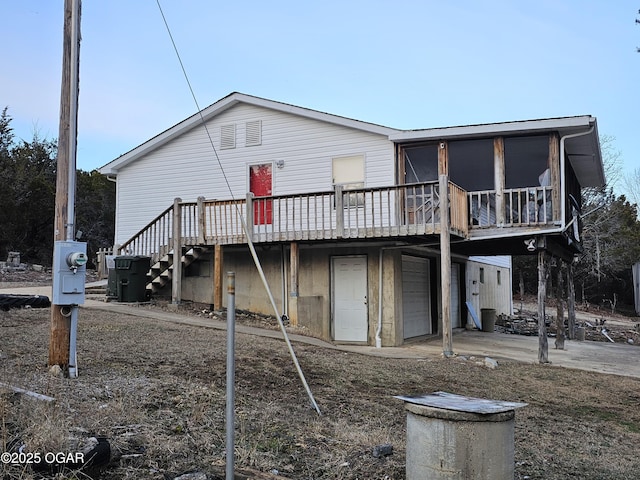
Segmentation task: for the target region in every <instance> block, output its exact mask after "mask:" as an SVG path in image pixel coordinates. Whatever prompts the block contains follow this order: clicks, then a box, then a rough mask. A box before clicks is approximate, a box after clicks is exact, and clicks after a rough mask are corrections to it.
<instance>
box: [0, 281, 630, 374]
mask: <svg viewBox="0 0 640 480" xmlns="http://www.w3.org/2000/svg"><path fill="white" fill-rule="evenodd" d="M0 293H14V294H23V295H24V294H32V295H47V296H49V297H50V296H51V287H50V286H48V287H47V286H44V287H23V288H5V289H0ZM82 308H83V309H89V310H90V309H99V310H105V311H111V312H116V313H120V314H122V315H133V316H137V317H145V318H152V319H156V320H158V321H163V322H172V323H181V324H185V325H194V326H200V327H208V328H216V329H221V330H224V329H226V324H225V322H220V321H215V320H210V319H205V318H199V317H191V316H188V315H182V314H179V313H172V312H166V311H161V310H150V309H146V308H139V307H136V306H132V305H130V304H122V303H116V302H109V303H107V302H104V301H102V300H99V299H92V298H91V297H88V298H87V300H86V302H85V304H84V305H83V306H82ZM237 331H238V333H245V334H249V335H260V336H265V337H271V338H281V336H282V333H281V332H279V331H277V330H267V329H261V328H255V327H248V326H244V325H237ZM290 338H291V341H293V342H301V343H307V344H313V345H317V346H321V347H325V348H331V349H336V350H341V351H348V352H354V353H360V354H364V355H374V356H381V357H387V358H415V359H420V358H434V357H439V356H440V355H441V354H442V340H441V339H438V338H434V339H430V340H427V341H423V342H416V343H409V344H407V345H404V346H402V347H384V348H375V347H370V346H356V345H334V344H332V343H328V342H324V341H322V340H318V339H316V338H312V337H306V336H303V335H296V334H291V335H290ZM548 340H549V360H550V362H551V365H552V366H556V367H558V366H559V367H565V368H575V369H579V370H588V371H593V372H600V373H609V374H615V375H624V376H629V377H636V378H640V346H634V345H626V344H621V343H610V342H607V343H605V342H591V341H584V342H578V341H572V340H567V341H566V342H565V349H564V350H556V349H555V348H554V339H553V338H549V339H548ZM453 351H454V353H455V354H456V355H465V356H476V357H491V358H493V359H495V360H498V362H499V361H500V360H501V359H509V360H515V361H519V362H527V363H537V362H538V337H536V336H532V337H529V336H522V335H511V334H505V333H485V332H480V331H477V330H473V331H468V330H465V331H461V332H459V333H455V334H454V335H453Z"/></svg>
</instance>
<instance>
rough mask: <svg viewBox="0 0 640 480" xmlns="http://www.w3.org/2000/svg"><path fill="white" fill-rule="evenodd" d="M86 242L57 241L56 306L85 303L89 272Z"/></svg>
mask: <svg viewBox="0 0 640 480" xmlns="http://www.w3.org/2000/svg"><path fill="white" fill-rule="evenodd" d="M86 264H87V244H86V243H85V242H73V241H70V240H69V241H57V242H55V243H54V246H53V299H52V303H53V304H54V305H81V304H83V303H84V283H85V277H86V271H87V267H86Z"/></svg>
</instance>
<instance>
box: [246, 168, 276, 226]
mask: <svg viewBox="0 0 640 480" xmlns="http://www.w3.org/2000/svg"><path fill="white" fill-rule="evenodd" d="M272 185H273V182H272V178H271V164H270V163H265V164H262V165H251V166H250V167H249V191H250V192H251V193H253V196H254V197H270V196H271V195H272ZM272 202H273V201H272V200H267V199H264V198H257V199H256V200H254V202H253V224H254V225H271V223H272V222H273V203H272Z"/></svg>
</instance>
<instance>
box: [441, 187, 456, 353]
mask: <svg viewBox="0 0 640 480" xmlns="http://www.w3.org/2000/svg"><path fill="white" fill-rule="evenodd" d="M448 185H449V177H448V176H447V175H440V281H441V287H442V288H441V291H442V352H443V354H444V356H445V357H451V356H453V343H452V338H451V337H452V333H453V332H452V328H451V243H450V232H449V195H448Z"/></svg>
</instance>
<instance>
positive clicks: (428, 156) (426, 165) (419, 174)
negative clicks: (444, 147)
mask: <svg viewBox="0 0 640 480" xmlns="http://www.w3.org/2000/svg"><path fill="white" fill-rule="evenodd" d="M403 153H404V183H422V182H433V181H437V180H438V146H437V145H435V144H434V145H422V146H419V147H408V148H405V149H404V151H403Z"/></svg>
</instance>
